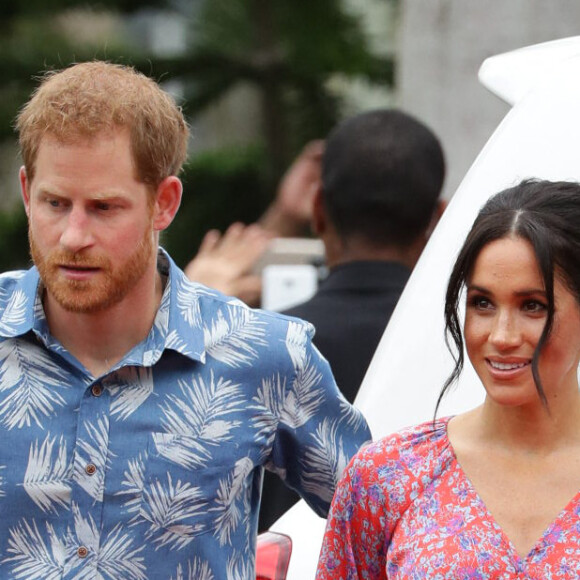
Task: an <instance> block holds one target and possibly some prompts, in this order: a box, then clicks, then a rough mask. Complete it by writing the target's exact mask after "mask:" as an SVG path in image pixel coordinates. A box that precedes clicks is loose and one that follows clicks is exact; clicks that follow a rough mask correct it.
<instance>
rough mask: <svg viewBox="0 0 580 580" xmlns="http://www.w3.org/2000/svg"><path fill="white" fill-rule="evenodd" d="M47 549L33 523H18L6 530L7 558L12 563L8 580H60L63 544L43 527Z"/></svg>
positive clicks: (49, 529)
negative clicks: (12, 579)
mask: <svg viewBox="0 0 580 580" xmlns="http://www.w3.org/2000/svg"><path fill="white" fill-rule="evenodd" d="M46 531H47V535H48V540H49V545H47V544H45V543H44V539H43V537H42V535H41V534H40V532H39V530H38V527H37V525H36V522H35V521H34V520H32V521H30V522H29V521H27V520H22V521H21V522H20V523H19V524H18V525H17V526H16V527H15V528H11V529H10V530H9V536H10V537H9V539H8V549H7V550H6V555H7V557H6V558H4V559H3V560H2V562H3V563H5V562H12V563H13V566H12V575H11V576H10V577H11V578H14V579H15V580H21V579H22V580H61V578H62V570H63V566H64V561H65V557H66V544H65V541H64V539H63V538H59V537H57V535H56V533H55V531H54V528H53V527H52V526H51V524H49V523H46Z"/></svg>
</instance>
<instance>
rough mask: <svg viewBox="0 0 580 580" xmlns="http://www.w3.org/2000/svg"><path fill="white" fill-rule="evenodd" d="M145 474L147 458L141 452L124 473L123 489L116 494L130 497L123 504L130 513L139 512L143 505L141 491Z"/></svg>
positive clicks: (130, 462)
mask: <svg viewBox="0 0 580 580" xmlns="http://www.w3.org/2000/svg"><path fill="white" fill-rule="evenodd" d="M144 475H145V459H144V458H143V456H142V455H141V454H139V456H138V457H137V459H131V460H130V461H129V464H128V469H127V470H125V473H124V474H123V481H122V482H121V485H122V486H123V489H122V490H121V491H118V492H117V493H116V495H127V496H129V499H128V500H127V501H126V502H125V503H124V504H123V506H124V507H125V509H126V510H127V512H128V513H137V512H138V511H139V508H140V506H141V492H142V491H143V482H144Z"/></svg>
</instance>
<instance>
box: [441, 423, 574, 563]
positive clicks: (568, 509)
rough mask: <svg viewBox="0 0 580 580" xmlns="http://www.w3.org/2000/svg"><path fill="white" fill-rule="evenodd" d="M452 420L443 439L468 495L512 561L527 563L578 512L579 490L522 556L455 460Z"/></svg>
mask: <svg viewBox="0 0 580 580" xmlns="http://www.w3.org/2000/svg"><path fill="white" fill-rule="evenodd" d="M452 418H453V417H447V420H446V421H445V438H446V439H447V446H448V449H449V451H450V453H451V454H452V455H453V461H454V463H455V469H456V470H457V472H458V473H459V474H460V477H461V479H462V480H463V482H464V483H465V485H466V487H467V489H468V490H469V491H470V493H471V494H472V495H473V497H474V498H475V500H476V501H477V503H478V505H479V506H480V507H481V509H482V510H483V512H484V514H485V518H486V519H487V521H488V522H489V523H490V524H491V525H492V526H493V527H494V529H496V530H497V531H498V532H499V534H500V535H501V537H502V540H503V542H504V543H505V544H506V546H507V548H508V552H509V553H510V554H511V555H512V556H513V557H514V561H515V562H516V563H519V564H521V563H525V562H527V561H528V560H529V559H530V558H531V557H532V556H533V555H534V554H535V553H536V552H538V551H540V549H541V548H542V547H543V546H544V545H546V544H549V537H550V535H551V534H552V533H553V531H554V530H555V528H557V525H558V522H560V521H561V520H562V519H563V518H564V517H565V516H566V515H567V514H569V513H573V512H575V511H580V490H578V491H577V492H576V493H575V494H574V495H573V496H572V498H571V499H570V501H569V502H568V503H567V504H566V505H565V506H564V507H563V508H562V509H561V510H560V511H559V512H558V514H557V516H556V517H555V518H554V519H553V520H552V521H551V522H550V523H549V524H548V526H547V527H546V529H545V530H544V531H543V532H542V534H541V535H540V536H539V537H538V539H537V540H536V541H535V542H534V544H533V545H532V547H531V548H530V550H529V552H528V553H527V554H526V555H525V556H522V555H521V554H520V553H519V552H518V551H517V549H516V547H515V544H514V543H513V542H512V540H511V539H510V537H509V536H508V535H507V533H506V532H505V530H504V529H503V527H502V526H501V525H500V524H499V522H498V521H497V520H496V519H495V517H494V515H493V514H492V513H491V511H490V509H489V508H488V507H487V504H486V503H485V501H484V500H483V498H482V497H481V496H480V495H479V492H478V491H477V489H476V487H475V486H474V485H473V483H472V481H471V479H470V478H469V476H468V475H467V473H465V471H464V470H463V467H462V466H461V463H460V462H459V459H458V458H457V455H456V453H455V449H454V448H453V444H452V443H451V440H450V439H449V432H448V426H449V421H450V420H451V419H452ZM574 506H578V507H577V509H576V510H575V509H574Z"/></svg>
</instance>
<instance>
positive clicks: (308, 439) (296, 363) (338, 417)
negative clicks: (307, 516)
mask: <svg viewBox="0 0 580 580" xmlns="http://www.w3.org/2000/svg"><path fill="white" fill-rule="evenodd" d="M312 334H313V329H312V326H311V325H310V324H307V323H304V322H298V321H297V322H294V321H290V322H289V326H288V332H287V336H286V348H287V349H288V353H289V355H290V357H291V359H292V362H293V368H294V374H293V376H292V377H288V380H287V381H286V385H285V387H286V388H285V392H284V395H283V404H282V406H281V408H280V410H279V416H278V428H277V432H276V437H275V440H274V443H273V448H272V456H271V464H270V466H269V467H270V468H271V469H272V470H273V471H275V472H277V473H278V475H280V477H282V479H283V480H284V481H285V482H286V484H287V485H288V486H289V487H290V488H292V489H294V490H295V491H297V492H298V494H299V495H300V496H301V497H302V498H303V499H305V500H306V502H307V503H308V504H309V505H310V506H311V507H312V508H313V509H314V511H315V512H316V513H317V514H319V515H320V516H322V517H326V515H327V513H328V509H329V507H330V502H331V500H332V496H333V494H334V489H335V487H336V483H337V482H338V480H339V478H340V476H341V475H342V472H343V471H344V468H345V467H346V465H347V464H348V462H349V461H350V458H351V457H352V456H353V455H354V454H355V453H356V451H357V450H358V449H359V448H360V447H361V446H362V444H363V443H365V442H367V441H369V440H370V438H371V434H370V430H369V428H368V425H367V423H366V421H365V419H364V417H363V416H362V414H361V413H360V411H358V410H357V409H355V408H354V407H353V406H352V405H350V404H349V403H348V402H347V401H346V399H345V398H344V397H343V396H342V394H341V393H340V391H339V389H338V387H337V386H336V383H335V381H334V378H333V376H332V372H331V370H330V367H329V364H328V362H327V361H326V360H325V359H324V358H323V357H322V355H321V354H320V352H319V351H318V350H317V349H316V347H315V346H314V345H313V344H312V341H311V338H312Z"/></svg>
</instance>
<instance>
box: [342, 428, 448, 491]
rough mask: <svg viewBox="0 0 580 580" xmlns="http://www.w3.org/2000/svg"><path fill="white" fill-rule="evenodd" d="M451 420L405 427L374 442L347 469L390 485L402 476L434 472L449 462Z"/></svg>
mask: <svg viewBox="0 0 580 580" xmlns="http://www.w3.org/2000/svg"><path fill="white" fill-rule="evenodd" d="M450 418H451V417H444V418H441V419H436V420H434V421H428V422H425V423H421V424H419V425H414V426H412V427H406V428H404V429H401V430H400V431H397V432H395V433H392V434H391V435H387V436H385V437H383V438H381V439H378V440H377V441H374V442H372V443H370V444H369V445H367V446H366V447H364V448H363V449H361V450H360V451H359V452H358V454H357V455H355V457H354V459H353V461H352V462H351V466H352V467H353V468H354V469H355V470H356V471H357V472H358V473H359V474H362V473H363V472H364V473H366V474H367V477H368V476H370V477H371V478H372V479H378V480H388V481H392V478H393V477H401V476H404V475H405V474H406V473H409V474H412V475H413V476H414V477H420V476H421V474H426V473H428V472H437V471H439V470H440V468H441V466H442V463H445V462H447V461H449V460H451V459H453V457H454V455H453V451H452V449H451V446H450V443H449V439H448V437H447V423H448V422H449V419H450Z"/></svg>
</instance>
